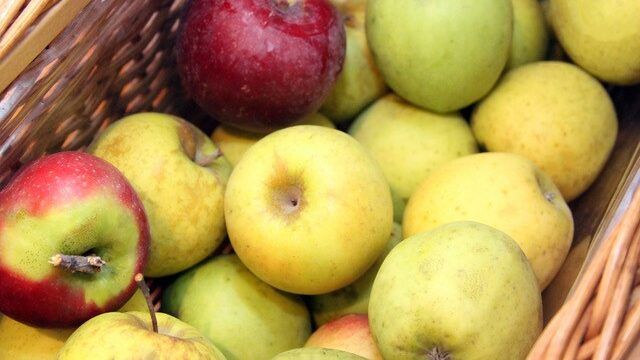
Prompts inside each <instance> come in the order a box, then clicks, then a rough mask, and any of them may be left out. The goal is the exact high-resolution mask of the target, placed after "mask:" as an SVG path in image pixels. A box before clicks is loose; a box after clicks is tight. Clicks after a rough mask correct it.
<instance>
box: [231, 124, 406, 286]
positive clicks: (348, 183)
mask: <svg viewBox="0 0 640 360" xmlns="http://www.w3.org/2000/svg"><path fill="white" fill-rule="evenodd" d="M224 207H225V218H226V221H227V231H228V234H229V239H230V241H231V244H232V245H233V248H234V249H235V251H236V253H237V254H238V256H239V257H240V260H242V262H243V263H244V264H245V265H246V266H247V267H248V268H249V269H250V270H251V271H252V272H253V273H254V274H256V275H257V276H258V277H259V278H260V279H262V280H263V281H264V282H266V283H268V284H270V285H271V286H273V287H276V288H278V289H280V290H284V291H287V292H292V293H296V294H304V295H316V294H322V293H327V292H330V291H333V290H337V289H339V288H342V287H344V286H347V285H349V284H350V283H352V282H353V281H355V280H356V279H357V278H358V277H360V276H361V275H363V274H364V273H365V272H366V271H367V270H368V269H369V267H371V265H373V263H374V262H375V261H376V259H377V258H378V257H379V256H380V254H382V252H383V251H384V248H385V245H386V244H387V242H388V239H389V234H391V228H392V226H393V207H392V203H391V194H390V190H389V185H388V184H387V182H386V180H385V178H384V175H383V173H382V171H381V170H380V167H379V166H378V164H377V163H376V162H375V160H373V158H371V156H370V155H369V154H367V152H366V150H365V149H364V148H363V147H362V145H360V144H359V143H358V142H357V141H356V140H355V139H353V138H352V137H351V136H349V135H347V134H345V133H343V132H341V131H338V130H334V129H328V128H325V127H321V126H313V125H299V126H293V127H289V128H286V129H282V130H278V131H276V132H273V133H271V134H269V135H267V136H265V137H264V138H262V139H261V140H260V141H258V142H257V143H256V144H255V145H253V146H252V147H251V148H250V149H249V150H247V152H246V153H245V155H244V157H243V158H242V160H240V162H239V163H238V165H237V166H236V167H235V168H234V170H233V173H231V177H230V178H229V183H228V185H227V191H226V193H225V203H224Z"/></svg>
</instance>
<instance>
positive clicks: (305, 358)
mask: <svg viewBox="0 0 640 360" xmlns="http://www.w3.org/2000/svg"><path fill="white" fill-rule="evenodd" d="M271 360H366V358H363V357H362V356H359V355H356V354H353V353H350V352H346V351H342V350H336V349H325V348H318V347H315V348H311V347H308V348H307V347H305V348H300V349H294V350H289V351H285V352H283V353H281V354H278V355H276V356H275V357H274V358H272V359H271Z"/></svg>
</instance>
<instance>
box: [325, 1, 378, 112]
mask: <svg viewBox="0 0 640 360" xmlns="http://www.w3.org/2000/svg"><path fill="white" fill-rule="evenodd" d="M334 5H336V7H337V8H338V10H339V11H340V13H341V14H342V15H343V17H344V25H345V32H346V36H347V48H346V53H345V58H344V64H343V66H342V72H341V73H340V76H338V79H337V80H336V83H335V85H334V86H333V89H332V90H331V93H330V94H329V97H328V98H327V99H326V100H325V102H324V104H322V107H321V108H320V111H321V112H322V113H323V114H325V115H327V116H328V117H329V118H331V119H332V120H333V121H336V122H344V121H347V120H349V119H352V118H353V117H354V116H356V115H358V113H359V112H360V111H361V110H362V109H363V108H365V107H366V106H367V105H369V104H370V103H371V102H372V101H374V100H375V99H377V98H378V97H380V96H382V95H383V94H384V93H385V92H386V91H387V86H386V84H385V82H384V79H383V78H382V74H380V71H379V70H378V67H377V66H376V63H375V61H374V60H373V55H372V54H371V51H370V50H369V44H368V43H367V34H366V33H365V28H364V24H365V8H366V6H367V2H366V1H356V0H348V1H339V2H336V1H334Z"/></svg>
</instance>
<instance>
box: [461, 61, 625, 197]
mask: <svg viewBox="0 0 640 360" xmlns="http://www.w3.org/2000/svg"><path fill="white" fill-rule="evenodd" d="M471 121H472V124H471V127H472V129H473V132H474V134H475V136H476V139H478V143H480V144H481V145H484V146H485V147H486V149H487V150H489V151H499V152H512V153H517V154H521V155H523V156H525V157H527V158H529V159H530V160H532V161H533V162H534V163H535V164H536V165H538V167H540V168H541V169H542V171H544V172H545V173H546V174H548V175H549V176H550V177H551V179H552V180H553V182H554V183H555V184H556V185H557V186H558V188H559V189H560V191H561V192H562V195H563V196H564V198H565V200H567V201H571V200H573V199H575V198H576V197H578V196H579V195H580V194H582V193H583V192H584V191H585V190H586V189H587V188H588V187H589V186H590V185H591V184H592V183H593V181H594V180H595V179H596V177H597V176H598V174H599V173H600V171H601V170H602V168H603V167H604V165H605V163H606V161H607V159H608V158H609V155H610V154H611V150H612V149H613V145H614V143H615V140H616V134H617V129H618V122H617V118H616V113H615V109H614V106H613V103H612V101H611V99H610V98H609V95H608V94H607V92H606V91H605V89H604V88H603V87H602V85H600V83H599V82H598V81H597V80H596V79H594V78H593V77H591V76H590V75H589V74H587V73H586V72H584V71H582V70H581V69H580V68H579V67H577V66H575V65H572V64H569V63H564V62H559V61H542V62H536V63H531V64H527V65H525V66H521V67H519V68H517V69H514V70H512V71H511V72H509V73H507V75H506V76H505V77H504V78H503V79H502V80H501V81H500V83H499V84H498V86H497V87H496V88H495V89H494V90H493V91H492V92H491V94H489V96H488V97H486V98H485V99H484V100H483V101H482V102H481V103H480V105H479V106H478V107H477V108H476V109H475V111H474V114H473V116H472V120H471Z"/></svg>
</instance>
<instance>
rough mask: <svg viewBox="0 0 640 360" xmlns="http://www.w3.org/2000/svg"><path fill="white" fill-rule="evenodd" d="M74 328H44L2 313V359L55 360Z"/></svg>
mask: <svg viewBox="0 0 640 360" xmlns="http://www.w3.org/2000/svg"><path fill="white" fill-rule="evenodd" d="M72 332H73V329H43V328H37V327H33V326H29V325H26V324H23V323H21V322H18V321H15V320H13V319H11V318H10V317H8V316H5V315H2V314H0V359H11V360H34V359H38V360H55V359H56V354H57V353H58V350H60V348H61V347H62V345H64V342H65V341H66V340H67V338H68V337H69V335H71V333H72Z"/></svg>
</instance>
